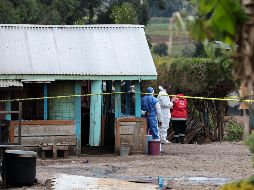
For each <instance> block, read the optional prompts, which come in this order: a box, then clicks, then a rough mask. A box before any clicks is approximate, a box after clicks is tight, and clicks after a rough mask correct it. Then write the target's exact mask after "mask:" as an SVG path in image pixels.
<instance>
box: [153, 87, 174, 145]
mask: <svg viewBox="0 0 254 190" xmlns="http://www.w3.org/2000/svg"><path fill="white" fill-rule="evenodd" d="M159 89H160V92H159V95H158V97H157V98H158V101H159V103H160V107H161V119H162V120H161V121H162V125H161V127H159V135H160V139H161V143H162V144H168V143H170V142H169V141H168V140H167V135H168V128H169V122H170V118H171V113H170V108H171V107H172V106H173V103H172V102H171V101H170V98H169V96H168V93H167V91H166V89H164V88H163V87H162V86H159Z"/></svg>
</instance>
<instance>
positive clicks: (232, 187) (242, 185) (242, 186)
mask: <svg viewBox="0 0 254 190" xmlns="http://www.w3.org/2000/svg"><path fill="white" fill-rule="evenodd" d="M253 189H254V184H253V183H252V181H251V180H250V179H249V180H241V181H239V182H234V183H229V184H226V185H223V186H222V187H221V188H220V190H253Z"/></svg>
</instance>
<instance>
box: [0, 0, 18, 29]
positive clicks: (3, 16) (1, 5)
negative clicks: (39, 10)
mask: <svg viewBox="0 0 254 190" xmlns="http://www.w3.org/2000/svg"><path fill="white" fill-rule="evenodd" d="M16 22H17V17H16V12H15V9H14V6H13V4H12V3H11V2H9V1H6V0H0V23H3V24H11V23H16Z"/></svg>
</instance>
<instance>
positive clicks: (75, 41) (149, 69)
mask: <svg viewBox="0 0 254 190" xmlns="http://www.w3.org/2000/svg"><path fill="white" fill-rule="evenodd" d="M0 52H1V53H0V64H1V67H0V74H16V75H17V74H32V75H34V74H46V75H47V74H49V75H101V76H104V75H105V76H110V75H113V76H115V75H128V76H136V75H137V76H142V75H146V76H156V75H157V72H156V68H155V66H154V62H153V59H152V56H151V53H150V50H149V47H148V44H147V41H146V36H145V33H144V28H143V26H140V25H84V26H55V25H53V26H52V25H0Z"/></svg>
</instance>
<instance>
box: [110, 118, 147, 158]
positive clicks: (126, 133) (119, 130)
mask: <svg viewBox="0 0 254 190" xmlns="http://www.w3.org/2000/svg"><path fill="white" fill-rule="evenodd" d="M115 123H116V125H115V126H116V127H115V134H116V136H115V152H116V153H117V154H119V152H120V145H121V144H128V145H129V146H130V154H145V143H146V119H145V118H119V119H116V122H115Z"/></svg>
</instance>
